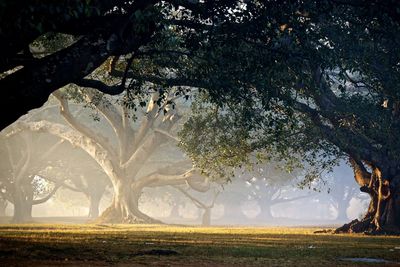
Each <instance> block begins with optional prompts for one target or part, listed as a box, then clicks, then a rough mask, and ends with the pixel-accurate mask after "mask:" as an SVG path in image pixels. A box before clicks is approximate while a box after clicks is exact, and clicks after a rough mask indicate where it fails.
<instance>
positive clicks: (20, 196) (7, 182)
mask: <svg viewBox="0 0 400 267" xmlns="http://www.w3.org/2000/svg"><path fill="white" fill-rule="evenodd" d="M1 141H2V148H3V149H2V153H1V154H2V155H3V157H4V158H5V160H4V161H2V165H1V169H2V170H1V173H2V179H1V180H0V186H1V195H2V198H4V199H5V200H7V201H8V202H10V203H12V204H13V205H14V215H13V222H26V221H30V220H31V219H32V206H33V205H38V204H42V203H44V202H46V201H47V200H49V199H50V198H51V197H52V196H53V195H54V194H55V192H56V191H57V189H59V188H60V187H61V186H62V185H63V183H64V180H65V179H63V180H61V179H60V180H57V179H54V180H46V179H43V178H42V177H40V176H38V175H40V174H41V173H43V172H44V171H45V169H46V167H47V166H48V165H52V164H55V162H54V161H53V162H52V160H53V159H54V158H50V155H51V154H52V153H53V152H54V151H55V150H57V149H59V148H60V146H61V145H62V142H60V141H59V140H57V139H56V138H51V137H50V138H49V136H46V137H45V138H43V136H38V135H35V134H33V133H30V132H21V133H19V134H18V135H15V136H13V137H10V138H2V139H1ZM46 148H47V150H46ZM43 151H45V152H43Z"/></svg>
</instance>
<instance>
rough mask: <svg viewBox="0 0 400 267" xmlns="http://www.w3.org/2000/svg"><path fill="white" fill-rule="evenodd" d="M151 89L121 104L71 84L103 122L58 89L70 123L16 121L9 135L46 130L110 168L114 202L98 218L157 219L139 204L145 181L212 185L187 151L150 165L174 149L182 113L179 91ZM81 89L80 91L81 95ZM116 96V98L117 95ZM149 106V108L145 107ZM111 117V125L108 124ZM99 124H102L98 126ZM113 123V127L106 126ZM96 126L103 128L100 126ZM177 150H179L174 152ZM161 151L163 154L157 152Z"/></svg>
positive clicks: (57, 95)
mask: <svg viewBox="0 0 400 267" xmlns="http://www.w3.org/2000/svg"><path fill="white" fill-rule="evenodd" d="M148 90H152V92H153V93H152V97H151V98H150V99H148V102H147V103H146V100H145V99H140V100H139V99H138V100H137V101H138V102H140V103H138V104H137V107H136V108H135V109H136V110H134V109H129V108H128V107H127V106H126V105H121V104H120V101H123V99H122V100H121V99H111V98H107V97H106V96H104V95H102V94H99V93H96V92H95V91H93V90H92V91H90V90H81V89H77V91H76V90H71V91H70V95H74V96H75V98H77V99H80V100H81V101H83V102H84V103H86V105H92V108H93V109H94V110H93V111H94V112H97V115H96V116H98V117H97V119H98V120H101V121H100V122H101V123H97V125H96V122H95V121H93V118H88V117H86V120H87V121H89V123H91V124H92V125H91V127H88V125H86V124H85V116H84V115H86V116H88V114H87V112H86V114H85V113H84V112H83V113H80V111H79V110H82V107H81V108H80V109H78V110H74V109H72V108H70V103H69V100H68V95H67V94H66V93H63V92H55V93H54V96H55V98H56V99H57V101H59V103H60V107H61V109H60V110H61V112H60V114H61V116H62V118H63V119H64V120H65V122H66V123H67V124H68V126H66V125H64V124H61V123H58V122H54V121H46V120H39V121H29V120H28V121H24V120H20V121H19V122H17V123H16V124H15V125H13V127H11V130H10V133H9V135H13V134H15V133H17V132H19V131H21V130H26V129H29V130H31V131H39V132H46V133H49V134H52V135H54V136H57V137H59V138H61V139H63V140H66V141H68V142H69V143H71V144H72V145H73V146H75V147H79V148H80V149H82V150H84V151H85V152H86V153H87V154H89V155H90V157H92V159H94V160H95V161H96V162H97V164H98V165H99V166H100V167H101V168H102V170H103V171H104V172H105V173H106V174H107V176H108V178H109V179H110V181H111V183H112V185H113V192H114V196H113V202H112V204H111V205H110V207H109V208H108V209H106V210H105V211H104V212H103V214H102V215H101V217H100V218H99V220H100V221H102V222H125V223H136V222H158V221H157V220H155V219H153V218H151V217H149V216H147V215H146V214H144V213H143V212H141V211H140V210H139V205H138V204H139V198H140V196H141V192H142V190H143V188H145V187H158V186H165V185H180V184H188V185H190V187H191V188H193V189H195V190H197V191H207V190H208V189H209V182H208V179H207V178H206V177H204V176H202V175H201V174H200V172H199V171H197V170H196V169H195V168H193V167H192V164H191V162H190V161H188V160H187V159H186V160H185V159H184V158H183V157H182V154H179V153H178V154H177V156H172V157H171V152H170V154H168V155H169V162H170V164H169V165H168V164H166V165H164V166H159V167H158V169H157V168H156V167H157V166H148V165H147V164H146V163H147V162H148V160H149V159H151V157H157V153H159V152H163V149H165V148H167V149H172V151H173V150H174V149H175V151H176V147H175V148H174V146H173V145H172V146H171V145H169V146H168V144H171V142H172V143H174V142H175V143H176V142H177V141H178V139H177V138H176V137H175V136H174V131H175V127H177V122H178V121H179V119H180V118H181V115H180V114H179V109H178V102H177V101H178V98H179V97H180V96H179V95H176V94H175V93H174V92H166V94H165V95H164V96H162V97H164V98H165V99H161V97H160V95H159V92H158V91H154V90H153V89H152V88H151V87H150V88H149V89H148ZM77 94H78V95H79V97H80V98H79V97H78V96H77ZM114 100H117V101H114ZM144 108H146V110H144ZM106 122H107V123H108V125H107V124H106ZM96 126H97V129H96ZM107 127H109V128H107ZM95 129H96V130H97V131H98V132H96V131H95ZM175 153H176V152H175ZM158 157H162V155H160V154H158Z"/></svg>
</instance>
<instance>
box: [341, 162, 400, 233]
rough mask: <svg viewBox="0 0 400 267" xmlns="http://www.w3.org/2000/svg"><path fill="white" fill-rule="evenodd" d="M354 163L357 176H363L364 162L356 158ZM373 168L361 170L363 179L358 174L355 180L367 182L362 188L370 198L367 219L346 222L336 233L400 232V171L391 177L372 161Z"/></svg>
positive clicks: (365, 217)
mask: <svg viewBox="0 0 400 267" xmlns="http://www.w3.org/2000/svg"><path fill="white" fill-rule="evenodd" d="M351 163H352V165H353V169H354V173H355V176H357V175H360V173H361V171H360V170H362V169H363V168H364V167H363V165H361V164H360V163H357V162H355V161H353V162H351ZM370 167H371V169H372V172H371V173H369V172H367V171H366V170H365V168H364V169H363V170H362V171H363V173H364V179H360V178H357V177H356V180H364V181H368V184H364V185H362V186H361V188H360V190H361V191H363V192H366V193H368V194H369V195H370V197H371V200H370V204H369V207H368V210H367V212H366V214H365V216H364V218H363V219H361V220H353V221H352V222H350V223H348V224H345V225H343V226H342V227H340V228H338V229H336V231H335V232H336V233H343V232H348V233H360V232H365V233H371V234H400V174H397V175H394V176H390V175H388V174H387V173H382V172H381V168H378V167H376V166H375V165H373V164H370ZM385 169H389V168H385ZM367 176H369V180H367V178H368V177H367ZM385 177H386V178H385Z"/></svg>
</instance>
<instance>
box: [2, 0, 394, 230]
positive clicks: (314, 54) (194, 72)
mask: <svg viewBox="0 0 400 267" xmlns="http://www.w3.org/2000/svg"><path fill="white" fill-rule="evenodd" d="M57 4H59V5H61V6H62V5H63V4H65V2H61V3H54V5H55V6H52V5H50V6H51V7H52V9H50V8H49V9H47V8H46V7H44V6H43V5H38V6H33V7H32V6H29V5H28V6H27V5H22V6H23V8H22V9H20V8H18V7H17V4H12V3H9V2H5V3H4V4H3V6H4V7H5V8H4V10H5V11H4V12H3V13H2V17H1V19H2V25H3V24H4V25H6V26H10V25H9V24H11V23H10V21H20V20H18V18H20V17H22V16H23V17H26V18H32V20H30V19H27V20H28V23H26V24H21V23H19V24H18V23H17V25H11V26H10V27H8V28H7V30H4V31H2V32H5V33H4V34H3V36H4V37H5V38H7V39H8V40H10V42H9V44H7V45H6V47H5V49H2V51H3V52H4V54H5V55H10V56H8V57H7V56H4V58H5V59H4V60H3V59H2V61H3V62H5V65H6V67H5V70H12V71H14V72H12V71H11V73H9V75H7V76H6V77H5V78H3V79H2V80H1V81H0V87H1V88H7V89H9V90H8V91H7V92H9V94H10V95H7V97H4V98H3V99H4V101H6V102H7V103H12V104H13V105H12V106H13V107H15V109H13V110H6V109H5V105H1V107H2V109H1V110H0V111H1V112H2V114H11V117H10V118H9V117H7V118H8V120H6V118H5V119H4V121H5V125H6V124H9V123H10V122H11V121H13V120H15V119H16V118H17V117H18V116H20V115H21V114H23V113H24V112H26V111H27V110H28V109H30V108H32V107H35V106H37V105H40V104H42V103H44V102H45V99H47V97H48V96H49V95H50V93H51V92H53V91H54V90H55V89H57V88H59V87H61V86H64V85H66V84H68V83H71V82H73V83H77V84H80V85H82V86H86V87H95V88H97V89H98V90H101V91H104V92H107V93H119V92H121V91H122V90H123V89H124V88H125V85H126V84H129V86H127V87H129V88H130V89H134V88H138V86H137V84H138V83H139V84H140V83H143V82H144V81H151V82H153V83H157V84H161V85H163V88H165V86H166V85H170V86H172V85H180V86H194V87H201V88H205V89H207V91H208V94H209V98H210V99H212V102H213V103H217V104H218V105H217V106H219V107H220V110H222V109H221V106H224V103H225V104H226V103H229V105H230V106H231V107H234V108H233V109H232V110H233V111H234V115H235V116H234V120H231V121H232V123H234V122H235V121H236V123H235V124H236V125H234V126H235V134H241V135H244V137H246V132H250V133H258V136H261V137H263V138H259V140H258V141H255V142H253V144H252V145H251V146H248V147H246V149H247V151H251V150H254V149H255V148H257V147H263V146H264V147H265V146H267V147H268V146H269V145H267V144H271V143H273V144H274V146H275V148H276V151H278V152H279V153H280V154H281V155H283V156H288V155H289V154H290V153H288V149H286V148H288V147H290V149H292V150H298V151H300V152H306V154H305V155H306V156H307V157H308V159H309V160H310V162H311V161H313V163H314V166H316V165H317V162H316V161H319V160H316V159H321V158H323V157H322V156H323V155H316V154H321V153H322V154H325V155H328V156H330V157H325V159H328V158H330V159H332V158H333V157H336V156H337V155H344V154H346V155H347V156H350V157H351V158H352V162H354V164H353V165H354V169H355V170H356V174H357V175H356V179H357V181H359V183H360V186H361V187H362V188H363V190H364V191H365V192H368V193H369V194H370V195H371V198H372V202H371V203H372V205H371V209H370V210H369V212H368V214H367V215H366V217H365V218H364V219H363V220H362V222H354V225H352V226H351V227H350V228H351V229H350V230H351V231H364V230H370V231H377V232H379V231H387V232H391V231H398V228H399V224H400V223H399V221H400V219H399V216H398V214H399V212H398V210H397V209H398V208H397V207H398V206H399V198H400V195H399V193H398V191H399V190H398V187H399V181H398V180H399V179H400V178H399V177H400V176H399V175H398V173H399V172H400V171H399V169H400V168H399V165H398V162H399V160H398V158H397V156H396V155H399V153H398V151H397V150H398V147H399V145H398V138H397V132H398V127H399V126H398V125H399V123H398V121H399V119H398V118H399V115H398V114H399V104H398V103H399V101H398V99H399V96H398V90H396V88H397V84H398V78H397V77H399V75H398V68H397V67H396V66H397V63H398V58H399V54H398V52H397V51H398V49H397V44H398V36H399V21H400V20H399V15H398V13H397V8H396V7H398V3H397V2H395V1H373V2H372V4H371V3H369V2H368V3H367V2H363V1H358V0H349V1H333V0H326V1H322V2H321V1H307V2H304V1H293V2H291V3H290V4H288V3H286V2H284V1H283V2H282V1H266V2H265V1H246V2H239V1H218V2H215V1H204V2H200V1H199V2H196V1H173V0H170V1H163V2H157V1H154V2H153V1H150V2H149V1H132V2H128V3H125V2H119V1H101V2H100V1H93V2H92V1H91V2H90V3H87V4H81V3H80V1H77V2H75V1H70V2H68V4H69V7H70V9H65V8H58V9H57ZM178 6H181V8H177V7H178ZM111 7H112V8H111ZM39 10H40V11H41V13H40V14H44V15H38V14H39V12H38V11H39ZM43 10H44V11H48V12H43ZM51 10H55V11H52V12H50V11H51ZM59 10H62V11H59ZM64 10H70V11H71V14H73V15H74V16H71V15H69V16H65V14H64V13H60V12H64ZM74 11H75V12H74ZM75 13H76V14H77V15H76V14H75ZM26 14H28V16H25V15H26ZM132 14H134V15H133V16H132ZM29 15H34V16H29ZM8 16H13V17H12V18H13V19H9V17H8ZM43 18H45V19H46V20H43ZM92 19H94V21H96V24H95V25H96V26H95V27H93V24H90V21H92ZM77 20H78V21H79V29H78V31H79V35H80V36H82V38H80V39H79V40H78V41H76V42H75V43H74V44H73V45H70V46H68V47H66V48H65V49H62V50H60V51H59V52H56V53H53V54H51V55H49V56H46V57H44V58H42V59H39V60H38V61H36V62H35V60H34V62H33V63H29V64H28V63H26V61H25V62H22V63H25V64H22V63H20V64H21V65H22V66H23V68H20V67H19V68H17V69H12V67H13V65H12V64H11V65H10V63H9V62H12V61H13V60H11V59H9V58H10V57H15V56H16V55H17V52H18V51H21V50H22V49H23V48H25V50H26V47H27V46H28V45H29V44H30V43H31V42H32V41H33V40H34V39H35V38H36V37H38V36H40V35H41V33H42V32H47V31H48V28H51V30H52V31H54V32H64V33H72V34H74V33H75V35H76V36H77V35H78V34H76V31H74V29H75V30H76V27H75V28H74V26H77V23H76V21H77ZM43 21H47V22H48V23H46V24H45V23H41V24H39V22H43ZM3 22H4V23H3ZM29 22H32V23H29ZM97 22H99V23H98V24H97ZM21 25H23V26H28V27H23V28H22V29H25V31H20V30H19V29H20V28H21ZM32 25H33V26H32ZM87 26H90V27H88V28H90V30H88V28H87ZM162 26H165V27H162ZM35 28H39V29H40V28H44V30H43V31H40V30H37V29H36V30H34V29H35ZM116 29H118V32H117V33H116V32H115V30H116ZM88 32H89V33H88ZM21 36H24V37H21ZM5 38H4V39H5ZM10 44H11V45H10ZM122 44H123V45H122ZM10 47H12V48H13V49H14V50H11V51H10ZM6 48H9V49H6ZM94 51H95V55H93V54H94ZM129 52H132V54H133V56H132V57H128V60H127V61H126V63H125V64H122V66H123V67H124V70H123V71H122V74H123V75H122V77H123V78H122V79H121V83H120V85H117V86H112V85H109V84H104V83H102V82H100V81H99V80H96V79H92V78H93V77H88V78H84V77H85V76H87V75H88V74H89V73H91V72H92V71H93V70H94V69H96V68H97V67H98V66H99V65H101V63H103V62H104V61H105V60H106V59H107V58H108V56H110V55H112V56H121V55H126V54H128V53H129ZM22 55H23V53H22ZM138 62H140V64H139V63H138ZM131 63H132V64H131ZM13 64H14V66H15V61H14V63H13ZM21 65H20V66H21ZM111 65H112V64H111ZM50 66H51V67H50ZM71 66H73V67H71ZM167 70H168V71H167ZM109 73H112V71H110V72H109ZM128 76H129V78H130V79H134V81H135V82H132V83H127V79H128ZM32 80H34V81H35V82H32ZM121 85H122V86H121ZM33 87H34V88H33ZM130 91H132V90H130ZM32 92H35V93H34V94H32ZM225 107H226V106H225ZM225 117H227V116H225ZM239 122H240V123H239ZM240 125H242V126H240ZM271 130H272V131H271ZM272 133H274V134H272ZM294 133H296V134H294ZM281 135H284V137H285V138H281V137H280V136H281ZM247 137H250V138H254V135H253V134H248V136H247ZM278 137H279V138H280V139H281V140H282V141H281V140H280V139H278ZM288 142H289V143H290V145H288ZM242 143H243V142H242ZM243 145H244V144H243ZM302 147H303V148H302ZM285 151H286V152H285ZM283 156H282V157H283ZM241 158H243V156H242V157H241ZM241 158H240V157H237V158H235V159H241ZM312 159H314V160H312ZM325 163H326V162H325ZM325 163H321V164H320V167H321V168H322V167H325V166H326V165H330V163H331V162H330V161H328V162H327V163H326V164H325ZM316 173H318V172H316ZM312 176H313V175H310V176H309V178H310V179H311V177H312ZM353 226H354V227H353Z"/></svg>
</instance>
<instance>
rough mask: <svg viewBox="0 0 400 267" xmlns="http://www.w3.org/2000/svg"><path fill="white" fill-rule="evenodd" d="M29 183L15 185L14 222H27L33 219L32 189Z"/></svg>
mask: <svg viewBox="0 0 400 267" xmlns="http://www.w3.org/2000/svg"><path fill="white" fill-rule="evenodd" d="M28 186H29V185H21V184H19V183H17V184H16V185H15V187H14V195H13V197H14V203H13V204H14V214H13V219H12V222H13V223H25V222H30V221H32V199H33V194H32V192H31V191H32V190H29V188H27V187H28Z"/></svg>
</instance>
